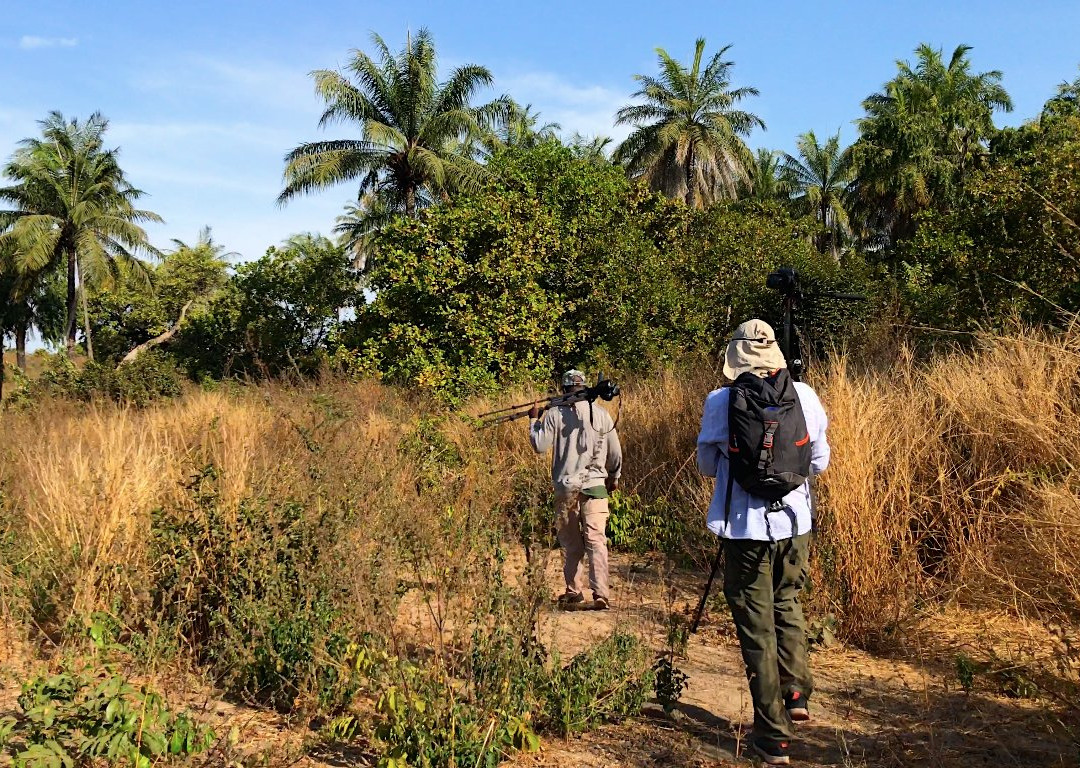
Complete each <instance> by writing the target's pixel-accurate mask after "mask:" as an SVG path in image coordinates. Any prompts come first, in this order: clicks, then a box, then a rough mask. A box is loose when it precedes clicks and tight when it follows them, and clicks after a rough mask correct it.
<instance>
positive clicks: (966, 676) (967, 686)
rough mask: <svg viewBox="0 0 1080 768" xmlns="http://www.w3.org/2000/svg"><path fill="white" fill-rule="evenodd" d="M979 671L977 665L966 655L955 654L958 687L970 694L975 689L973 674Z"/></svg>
mask: <svg viewBox="0 0 1080 768" xmlns="http://www.w3.org/2000/svg"><path fill="white" fill-rule="evenodd" d="M978 671H979V665H978V663H977V662H976V661H975V660H974V659H972V658H971V657H970V656H968V655H967V654H966V653H958V654H956V680H957V682H959V683H960V687H961V688H963V689H964V690H965V691H966V692H968V693H971V690H972V689H973V688H974V687H975V674H976V673H977V672H978Z"/></svg>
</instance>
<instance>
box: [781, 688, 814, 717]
mask: <svg viewBox="0 0 1080 768" xmlns="http://www.w3.org/2000/svg"><path fill="white" fill-rule="evenodd" d="M809 701H810V700H809V699H807V697H806V696H803V694H802V691H792V692H791V693H789V694H788V695H787V696H785V697H784V706H785V707H787V712H788V714H789V715H790V716H791V719H792V720H794V721H795V722H796V723H805V722H806V721H807V720H809V719H810V710H809V709H807V704H809Z"/></svg>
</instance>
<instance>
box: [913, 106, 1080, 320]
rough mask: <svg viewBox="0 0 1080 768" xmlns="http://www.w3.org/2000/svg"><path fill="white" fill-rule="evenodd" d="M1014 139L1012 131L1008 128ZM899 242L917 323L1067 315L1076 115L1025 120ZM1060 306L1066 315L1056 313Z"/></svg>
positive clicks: (1076, 221)
mask: <svg viewBox="0 0 1080 768" xmlns="http://www.w3.org/2000/svg"><path fill="white" fill-rule="evenodd" d="M1013 137H1014V139H1015V138H1017V136H1016V135H1015V134H1014V136H1013ZM1019 139H1020V140H1019V141H1014V142H1013V143H1011V144H1009V145H1008V147H1007V151H1006V149H1001V150H1000V151H999V152H997V153H995V157H994V158H993V159H992V162H991V163H990V165H989V166H988V167H987V168H985V169H982V170H980V171H978V172H976V173H975V174H973V176H972V178H971V179H970V180H969V182H968V184H967V186H966V190H965V194H964V197H963V198H962V200H961V201H960V203H959V204H958V205H956V206H955V207H954V208H951V209H949V210H947V211H943V212H938V211H933V210H930V211H927V212H925V213H923V214H921V215H920V219H919V227H918V230H917V232H916V234H915V236H914V237H913V238H912V239H911V241H910V242H908V243H905V244H904V247H903V249H902V251H901V255H902V256H903V262H902V265H901V266H902V268H903V270H902V272H901V274H900V276H901V279H902V282H901V289H902V291H903V296H904V298H905V300H906V302H905V303H906V305H907V307H908V310H909V311H910V312H911V314H912V315H913V317H914V319H915V320H916V321H917V322H919V323H924V324H927V325H932V326H934V327H944V328H952V329H963V330H968V329H975V328H985V327H987V326H990V327H999V328H1000V327H1006V326H1007V325H1008V324H1010V323H1012V322H1013V321H1014V320H1016V319H1020V320H1022V321H1024V322H1027V323H1038V324H1049V325H1052V324H1055V323H1071V322H1074V317H1075V313H1076V312H1078V311H1080V185H1078V184H1077V168H1080V115H1071V116H1070V115H1067V114H1061V115H1055V116H1052V117H1049V118H1048V117H1047V110H1044V112H1043V118H1042V119H1041V120H1040V121H1038V122H1036V123H1033V124H1030V125H1027V126H1024V128H1023V129H1022V135H1021V136H1019ZM1062 310H1065V314H1063V313H1062Z"/></svg>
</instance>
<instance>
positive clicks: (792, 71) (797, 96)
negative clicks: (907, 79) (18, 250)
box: [0, 0, 1080, 258]
mask: <svg viewBox="0 0 1080 768" xmlns="http://www.w3.org/2000/svg"><path fill="white" fill-rule="evenodd" d="M421 26H426V27H428V28H429V29H430V30H431V32H432V34H433V35H434V38H435V42H436V45H437V48H438V51H439V53H440V57H441V62H442V65H443V66H444V67H451V66H453V65H455V64H460V63H465V62H470V63H477V64H483V65H485V66H487V67H488V68H490V69H491V70H492V72H493V74H494V76H495V79H496V91H498V92H505V93H508V94H509V95H511V96H513V97H514V98H515V99H517V100H518V101H519V102H522V103H531V104H532V105H533V107H534V108H535V109H538V110H539V111H540V112H541V113H542V116H543V118H544V120H551V121H556V122H558V123H560V124H561V125H562V127H563V130H564V132H565V133H567V134H570V133H572V132H573V131H575V130H576V131H579V132H581V133H584V134H605V135H610V136H614V137H615V138H621V137H622V136H624V135H625V133H626V129H625V128H619V129H617V128H615V127H614V126H613V125H612V122H613V117H612V116H613V114H614V112H615V111H616V110H617V109H618V108H619V107H620V106H622V105H624V104H626V103H627V102H628V100H629V95H630V93H631V92H632V91H633V90H634V87H635V86H634V82H633V79H632V77H633V75H634V74H635V73H638V72H644V73H652V72H654V71H655V68H656V64H655V62H656V55H655V52H654V51H655V48H656V47H657V46H661V47H664V48H666V49H667V50H668V51H669V52H670V53H672V54H673V55H675V56H676V57H677V58H679V59H683V60H685V59H687V58H688V57H689V55H690V53H691V51H692V47H693V41H694V39H695V38H697V37H699V36H704V37H705V38H706V39H707V41H708V50H709V51H710V52H711V51H713V50H715V49H717V48H718V47H720V46H721V45H725V44H728V43H730V44H732V45H733V48H732V49H731V51H730V54H729V55H730V58H732V59H734V61H735V62H736V66H735V68H734V76H735V81H736V84H738V85H753V86H755V87H757V88H758V89H759V90H760V91H761V95H760V96H759V97H757V98H755V99H752V100H751V101H750V102H749V103H748V104H747V106H748V107H749V108H750V109H752V110H753V111H755V112H757V113H758V114H759V115H761V116H762V117H763V118H764V120H765V122H766V124H767V126H768V130H767V131H766V132H763V133H762V132H757V133H755V134H754V135H753V136H752V137H751V138H750V144H751V145H752V146H755V147H756V146H767V147H770V148H776V149H784V150H793V146H794V140H795V137H796V136H797V135H798V134H799V133H801V132H803V131H806V130H808V129H814V130H815V131H817V132H818V134H819V136H820V135H822V134H827V133H832V132H834V131H836V130H838V129H839V130H841V132H842V135H843V138H844V139H845V140H846V141H850V140H852V139H853V138H854V137H855V130H854V127H853V121H854V120H855V119H857V118H858V117H859V116H860V114H861V108H860V102H861V100H862V99H863V98H864V97H865V96H867V95H868V94H870V93H871V92H873V91H875V90H877V89H879V88H880V86H881V84H882V83H883V82H885V81H886V80H888V79H889V78H890V77H892V75H893V74H894V72H895V61H896V59H898V58H910V57H911V55H912V50H913V49H914V48H915V46H916V45H917V44H918V43H920V42H928V43H931V44H933V45H935V46H941V47H944V48H945V49H946V51H947V52H948V51H951V50H952V48H953V47H954V46H955V45H957V44H959V43H967V44H969V45H973V46H974V51H973V52H972V59H973V62H974V65H975V68H976V69H977V70H979V71H982V70H987V69H1000V70H1002V71H1003V72H1004V74H1005V80H1004V82H1005V86H1006V87H1007V88H1008V90H1009V92H1010V93H1011V94H1012V96H1013V100H1014V102H1015V104H1016V109H1015V111H1014V112H1013V113H1012V114H1011V115H1000V116H999V118H998V122H999V123H1001V124H1016V123H1019V122H1021V121H1023V120H1025V119H1027V118H1029V117H1031V116H1033V115H1035V114H1036V113H1037V112H1038V110H1039V108H1040V107H1041V105H1042V103H1043V102H1044V101H1045V100H1046V99H1047V98H1048V97H1049V96H1050V95H1051V94H1052V93H1053V90H1054V88H1055V86H1056V85H1057V84H1058V83H1060V82H1061V81H1062V80H1065V79H1070V80H1071V79H1073V78H1074V77H1075V76H1076V75H1077V72H1078V70H1077V66H1078V64H1080V45H1078V44H1077V42H1076V41H1077V36H1076V35H1077V30H1080V2H1076V0H1068V1H1066V0H1060V1H1058V2H1039V1H1038V0H1030V1H1029V2H1025V3H1017V2H1004V1H1002V0H995V1H994V2H946V0H938V2H906V3H905V2H887V3H886V2H876V1H871V0H864V1H863V2H821V1H820V0H819V1H817V2H814V1H812V0H805V1H804V2H798V3H796V2H757V3H752V2H741V3H736V2H725V1H719V0H714V1H713V2H682V3H679V4H670V6H669V5H666V4H663V3H658V2H652V3H646V2H639V1H638V0H633V1H629V0H626V1H624V2H596V1H594V2H577V3H571V2H547V3H543V2H533V3H520V2H514V0H503V1H502V2H498V3H481V2H454V3H450V2H441V3H439V2H421V1H419V0H417V1H414V2H407V3H400V2H381V3H373V2H358V1H356V0H354V1H353V2H342V1H338V0H333V1H320V0H309V1H308V2H306V3H302V2H296V1H295V0H294V1H292V2H279V1H277V0H262V1H261V2H254V0H246V1H242V2H228V1H227V0H218V2H205V0H189V1H188V2H182V3H181V2H168V3H166V2H160V0H159V1H158V2H153V1H152V0H108V2H105V0H100V2H91V1H89V0H80V1H79V2H74V1H68V2H57V1H50V0H36V2H20V3H18V4H13V7H10V8H6V9H5V12H4V14H3V22H2V23H0V156H2V157H7V156H8V155H9V154H10V153H11V151H12V150H13V149H14V148H15V144H16V142H17V141H18V140H19V139H21V138H23V137H25V136H28V135H32V134H34V133H36V131H37V126H36V123H35V121H36V120H38V119H40V118H42V117H44V116H45V114H46V113H47V112H48V111H49V110H54V109H55V110H60V111H62V112H63V113H64V114H65V115H66V116H82V117H85V116H86V115H88V114H89V113H90V112H92V111H94V110H100V111H101V112H103V113H104V114H105V115H106V116H107V117H108V118H109V119H110V120H111V127H110V131H109V136H110V139H111V142H110V143H111V144H113V145H115V146H119V147H121V151H122V160H123V163H124V167H125V168H126V170H127V172H128V175H129V177H130V178H131V180H132V181H133V182H134V183H135V184H136V185H137V186H139V187H140V188H142V189H144V190H145V191H146V192H147V193H148V197H147V199H146V201H145V203H146V206H147V207H149V208H151V209H152V210H154V211H156V212H158V213H159V214H161V215H162V216H163V217H164V218H165V219H166V223H165V224H163V225H154V226H152V227H151V229H150V232H151V236H152V238H153V240H154V242H155V243H156V244H158V245H159V246H162V247H166V246H168V245H169V239H170V238H179V239H182V240H185V241H189V242H190V241H193V240H195V238H196V236H197V233H198V230H199V228H200V227H202V226H203V225H210V226H211V227H212V228H213V232H214V237H215V239H216V240H218V241H219V242H221V243H222V244H223V245H225V246H226V247H227V248H228V249H229V250H232V251H236V252H238V253H239V254H240V255H241V256H242V257H243V258H253V257H256V256H258V255H260V254H261V253H263V251H265V249H266V247H267V246H269V245H271V244H274V243H277V242H279V241H280V240H282V239H283V238H285V237H287V236H288V235H289V234H291V233H294V232H301V231H321V232H324V233H325V232H328V231H329V230H330V228H331V226H332V224H333V219H334V217H335V216H336V215H337V214H338V213H339V212H340V211H341V208H342V205H343V204H344V203H345V202H346V200H348V199H349V198H350V197H352V196H353V194H354V192H355V190H354V189H352V188H350V187H347V186H342V187H339V188H337V189H334V190H331V191H327V192H324V193H321V194H318V195H316V196H313V197H310V198H304V199H299V200H296V201H294V202H292V203H290V204H289V205H288V206H287V207H285V208H283V209H282V208H279V207H278V206H277V205H276V203H275V197H276V195H277V193H278V192H279V191H280V188H281V170H282V156H283V155H284V154H285V152H287V151H288V150H289V149H290V148H292V147H293V146H295V145H296V144H297V143H299V142H301V141H305V140H311V139H317V138H332V137H336V136H335V134H337V135H340V136H344V135H349V131H350V129H349V128H347V127H336V128H332V129H329V130H327V131H325V132H320V131H319V130H318V128H317V126H316V123H317V120H318V116H319V113H320V104H319V102H318V101H317V100H316V99H315V97H314V96H313V94H312V88H311V83H310V80H309V78H308V76H307V73H308V72H310V71H311V70H313V69H317V68H334V67H337V66H340V65H342V64H343V63H344V62H345V60H346V59H347V56H348V52H349V51H350V49H353V48H361V49H363V48H366V47H367V46H368V41H369V34H370V32H371V31H376V32H378V33H380V34H381V35H382V36H383V37H384V38H386V40H387V42H388V43H389V44H390V46H391V48H393V49H395V50H396V49H397V48H399V47H400V45H401V44H402V42H403V41H404V38H405V33H406V30H407V29H410V28H411V29H417V28H419V27H421ZM369 50H370V49H369Z"/></svg>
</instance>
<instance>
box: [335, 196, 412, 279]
mask: <svg viewBox="0 0 1080 768" xmlns="http://www.w3.org/2000/svg"><path fill="white" fill-rule="evenodd" d="M397 215H399V214H398V212H397V211H395V210H394V208H393V206H392V204H391V203H390V202H389V201H388V200H387V199H386V198H385V197H382V196H380V195H378V194H377V193H375V192H368V193H366V194H365V195H364V196H363V197H361V198H360V199H359V200H357V201H356V202H355V203H348V204H346V206H345V212H344V213H343V214H341V215H340V216H338V217H337V220H336V222H335V224H334V234H336V235H337V236H338V245H339V246H341V247H342V248H344V249H345V252H346V253H348V254H350V255H351V256H352V260H353V268H354V269H356V270H358V271H359V272H360V273H361V274H363V273H365V272H367V271H368V270H369V269H370V268H371V265H372V260H373V259H372V257H373V256H374V254H375V235H377V234H378V232H379V230H380V229H382V228H383V227H384V226H385V225H386V224H387V223H389V222H390V220H391V219H393V218H394V217H395V216H397Z"/></svg>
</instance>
